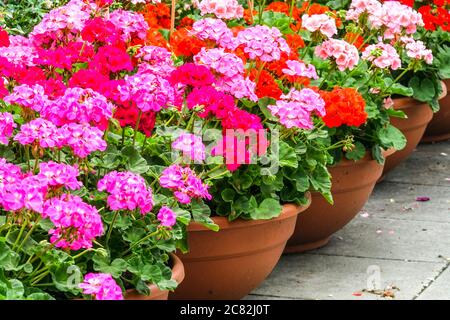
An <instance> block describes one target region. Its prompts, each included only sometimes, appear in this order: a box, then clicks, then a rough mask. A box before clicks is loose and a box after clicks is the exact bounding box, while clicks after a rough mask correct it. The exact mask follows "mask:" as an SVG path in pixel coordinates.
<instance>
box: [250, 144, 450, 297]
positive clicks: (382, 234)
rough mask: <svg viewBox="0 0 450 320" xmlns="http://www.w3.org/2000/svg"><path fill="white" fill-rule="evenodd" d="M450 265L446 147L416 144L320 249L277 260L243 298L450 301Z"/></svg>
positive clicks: (449, 148)
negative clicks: (268, 275) (356, 211)
mask: <svg viewBox="0 0 450 320" xmlns="http://www.w3.org/2000/svg"><path fill="white" fill-rule="evenodd" d="M419 196H426V197H430V200H429V201H426V202H418V201H416V197H419ZM449 266H450V141H448V142H442V143H437V144H432V145H419V147H418V148H417V150H416V151H415V152H414V153H413V155H412V156H411V157H410V158H409V159H408V160H407V161H406V162H404V163H403V164H402V165H400V166H399V167H398V168H396V169H395V170H394V171H393V172H391V173H390V174H389V175H388V176H387V177H386V179H385V180H384V181H383V182H382V183H380V184H378V185H377V186H376V187H375V190H374V193H373V194H372V196H371V198H370V200H369V202H368V203H367V205H366V206H365V208H364V209H363V210H362V211H361V212H360V214H359V215H358V216H357V217H356V218H355V219H354V220H353V221H352V222H351V223H350V224H348V225H347V226H346V227H345V228H344V229H342V230H341V231H339V232H338V233H337V234H335V235H334V236H333V237H332V239H331V241H330V243H329V244H328V245H327V246H326V247H323V248H321V249H318V250H315V251H310V252H308V253H304V254H295V255H285V256H283V257H282V258H281V260H280V262H279V264H278V266H277V267H276V269H275V270H274V271H273V272H272V274H271V275H270V277H269V278H268V279H267V280H266V281H265V282H264V283H263V284H262V285H261V286H260V287H259V288H258V289H256V290H255V291H253V292H252V294H251V295H249V296H248V297H247V298H246V299H355V300H363V299H371V300H373V299H404V300H411V299H439V300H441V299H450V267H449ZM368 285H369V286H371V287H368ZM373 285H375V286H376V287H375V288H374V287H373ZM368 289H372V290H368ZM373 289H375V290H373Z"/></svg>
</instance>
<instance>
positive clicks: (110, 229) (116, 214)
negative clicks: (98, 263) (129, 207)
mask: <svg viewBox="0 0 450 320" xmlns="http://www.w3.org/2000/svg"><path fill="white" fill-rule="evenodd" d="M119 213H120V211H116V212H115V213H114V216H113V220H112V222H111V224H110V225H109V229H108V234H107V235H106V242H105V243H106V245H108V243H109V238H111V233H112V230H113V227H114V224H115V223H116V221H117V217H118V216H119Z"/></svg>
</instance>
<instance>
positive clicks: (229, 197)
mask: <svg viewBox="0 0 450 320" xmlns="http://www.w3.org/2000/svg"><path fill="white" fill-rule="evenodd" d="M220 194H221V196H222V199H223V201H225V202H233V200H234V197H235V196H236V191H234V190H233V189H230V188H227V189H225V190H223V191H222V192H221V193H220Z"/></svg>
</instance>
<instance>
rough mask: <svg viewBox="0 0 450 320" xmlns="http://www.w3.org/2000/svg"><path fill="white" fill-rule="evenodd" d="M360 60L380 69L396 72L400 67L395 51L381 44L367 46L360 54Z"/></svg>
mask: <svg viewBox="0 0 450 320" xmlns="http://www.w3.org/2000/svg"><path fill="white" fill-rule="evenodd" d="M362 59H364V60H367V61H370V62H372V63H373V64H374V65H375V66H376V67H378V68H380V69H384V68H390V69H392V70H397V69H398V68H400V67H401V65H402V62H401V60H400V56H399V55H398V53H397V50H395V48H394V47H393V46H391V45H390V44H387V43H382V42H380V43H377V44H371V45H369V46H367V47H366V49H365V50H364V52H363V53H362Z"/></svg>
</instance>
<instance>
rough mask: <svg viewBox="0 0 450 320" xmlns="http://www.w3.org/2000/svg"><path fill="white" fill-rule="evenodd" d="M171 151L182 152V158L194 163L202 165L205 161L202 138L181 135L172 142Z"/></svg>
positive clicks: (185, 134)
mask: <svg viewBox="0 0 450 320" xmlns="http://www.w3.org/2000/svg"><path fill="white" fill-rule="evenodd" d="M172 149H174V150H179V151H182V152H183V156H184V157H188V158H189V159H190V160H193V161H195V163H202V162H203V160H205V157H206V154H205V145H204V144H203V141H202V138H201V137H199V136H196V135H193V134H190V133H182V134H180V135H179V136H178V138H177V139H176V140H175V141H174V142H172Z"/></svg>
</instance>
